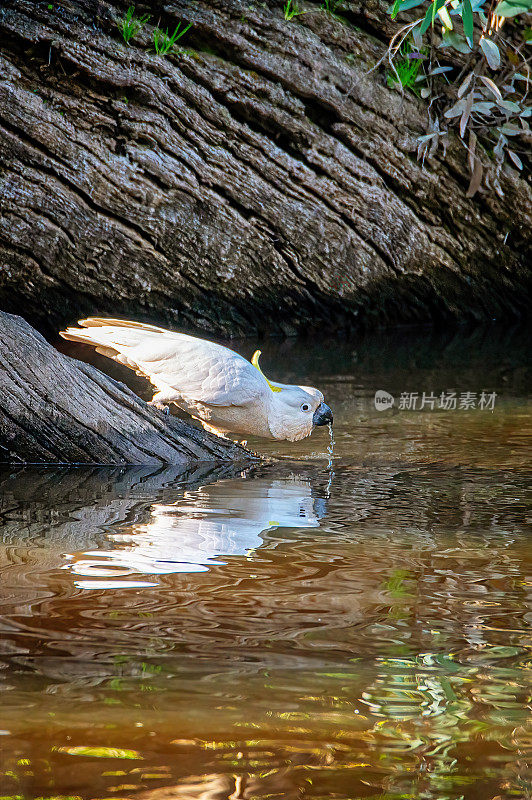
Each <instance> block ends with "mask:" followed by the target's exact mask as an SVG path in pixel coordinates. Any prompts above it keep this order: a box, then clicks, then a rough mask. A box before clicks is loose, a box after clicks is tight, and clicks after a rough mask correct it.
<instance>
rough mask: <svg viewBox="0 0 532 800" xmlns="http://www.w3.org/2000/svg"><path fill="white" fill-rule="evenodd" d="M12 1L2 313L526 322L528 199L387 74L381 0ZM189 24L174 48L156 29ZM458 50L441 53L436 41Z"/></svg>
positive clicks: (1, 165)
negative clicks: (478, 180)
mask: <svg viewBox="0 0 532 800" xmlns="http://www.w3.org/2000/svg"><path fill="white" fill-rule="evenodd" d="M128 5H131V4H130V2H129V0H100V2H94V0H68V2H61V3H59V4H57V3H52V4H49V3H45V2H42V3H35V2H31V0H3V2H1V3H0V39H1V45H0V198H1V199H0V308H2V309H3V310H5V311H11V312H13V313H18V312H19V310H20V309H21V308H24V309H25V313H28V314H29V313H31V319H32V320H33V321H34V322H35V325H36V326H37V327H39V328H40V329H41V330H43V331H46V332H50V333H52V331H53V332H55V331H57V330H58V329H59V328H60V327H64V326H65V325H67V324H71V323H72V322H73V321H74V320H76V319H79V318H80V317H82V316H94V315H101V316H119V317H125V318H128V317H129V318H133V319H137V320H141V321H145V322H151V323H156V324H160V325H163V326H171V327H178V328H184V329H188V330H190V329H191V328H192V327H194V328H195V329H197V330H203V331H207V332H208V335H210V336H213V335H215V336H221V337H224V338H225V337H227V336H233V335H238V336H242V335H244V336H249V335H254V334H260V335H262V334H271V333H272V332H274V333H279V332H284V333H285V334H291V333H294V332H297V331H304V332H308V331H309V329H314V330H316V331H319V332H320V333H321V334H322V333H323V331H324V330H325V329H327V330H331V329H333V330H341V329H346V328H347V329H350V328H352V327H353V326H356V325H358V324H360V323H362V324H364V325H365V326H366V327H368V328H370V329H373V328H374V327H375V325H376V324H379V325H384V324H393V323H396V322H403V323H404V322H416V321H417V322H419V321H421V322H430V321H435V320H439V321H440V322H441V321H448V320H453V319H455V320H456V319H458V320H462V321H463V320H468V319H469V320H471V319H475V320H478V319H489V320H490V319H492V318H493V317H497V318H500V317H505V318H507V319H508V318H515V317H520V316H526V314H527V313H528V310H529V308H530V298H531V280H530V270H529V269H528V264H529V263H530V253H529V236H528V232H529V230H530V208H531V201H530V196H531V195H530V186H529V184H528V183H527V181H526V180H525V179H523V178H522V177H519V175H518V174H517V172H518V171H517V170H513V171H512V170H510V171H509V173H508V174H506V172H505V173H504V174H503V175H501V181H502V188H503V190H504V197H502V198H501V197H499V196H498V195H497V193H496V192H494V191H485V192H478V193H477V194H476V195H475V197H473V198H468V197H467V196H466V190H467V187H468V184H469V175H468V170H467V165H466V162H467V149H466V147H465V146H464V143H463V142H462V141H461V140H460V139H459V137H456V136H450V137H449V145H448V147H447V150H446V151H444V150H443V148H439V150H438V151H437V152H436V153H435V154H434V155H433V156H430V157H427V161H426V163H424V162H421V161H417V160H416V152H417V148H418V146H419V141H418V137H419V136H420V135H422V134H426V133H427V130H426V126H427V114H428V109H427V103H426V102H425V101H423V100H422V99H420V98H417V97H416V96H415V95H413V94H412V93H409V92H405V93H404V94H403V95H402V94H401V93H400V92H398V91H396V90H394V89H390V88H389V87H388V86H387V82H386V75H385V74H384V70H379V69H373V68H374V67H375V65H376V64H377V62H378V61H379V59H380V58H381V57H382V56H383V54H384V53H385V50H386V46H387V44H388V42H389V38H390V35H391V34H392V32H394V31H395V30H396V29H397V26H396V25H395V23H392V22H391V20H390V17H389V15H388V14H387V13H386V8H387V6H388V5H389V3H385V2H383V0H365V2H346V3H343V4H342V12H341V17H342V19H339V18H338V17H336V16H334V15H331V14H327V13H325V12H324V11H323V9H322V3H321V2H320V1H319V0H317V1H316V2H313V3H311V2H306V3H305V4H304V5H305V10H306V12H307V13H305V14H303V15H300V16H298V17H296V18H294V20H293V21H292V22H287V21H286V20H285V18H284V14H283V13H282V5H283V3H282V2H280V0H268V2H260V3H251V2H245V3H244V2H241V0H197V1H195V2H193V3H192V2H190V0H172V2H169V1H168V2H151V3H142V2H140V0H139V2H137V3H135V4H134V5H135V9H136V12H135V13H136V14H138V15H142V14H144V13H149V14H151V20H150V23H149V24H146V25H145V26H144V28H142V30H140V31H139V33H138V35H137V36H135V37H134V39H132V40H131V41H130V42H129V44H128V45H126V44H125V42H124V40H123V38H122V36H121V34H120V30H119V28H118V26H117V21H120V20H121V19H123V17H124V14H125V12H126V9H127V7H128ZM179 23H183V24H185V25H188V24H192V27H191V28H190V30H189V31H188V32H187V34H186V37H184V39H183V40H182V41H181V40H180V43H181V44H183V47H182V48H181V49H180V50H178V51H175V52H172V53H169V54H168V55H167V56H166V57H162V56H157V55H156V54H154V52H153V36H154V26H155V25H160V26H161V27H162V28H163V29H166V28H168V30H170V31H172V30H174V28H175V27H176V25H177V24H179ZM446 52H448V51H446Z"/></svg>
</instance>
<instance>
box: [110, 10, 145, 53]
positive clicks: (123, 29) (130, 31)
mask: <svg viewBox="0 0 532 800" xmlns="http://www.w3.org/2000/svg"><path fill="white" fill-rule="evenodd" d="M149 18H150V15H149V14H144V16H143V17H136V16H135V6H129V8H128V10H127V12H126V16H125V17H124V18H123V19H119V20H117V21H116V24H117V25H118V30H119V31H120V33H121V34H122V38H123V40H124V42H125V43H126V44H127V45H128V44H129V40H130V39H132V38H133V37H134V36H136V35H137V33H138V32H139V31H140V30H141V29H142V28H143V27H144V25H145V24H146V23H147V22H148V20H149Z"/></svg>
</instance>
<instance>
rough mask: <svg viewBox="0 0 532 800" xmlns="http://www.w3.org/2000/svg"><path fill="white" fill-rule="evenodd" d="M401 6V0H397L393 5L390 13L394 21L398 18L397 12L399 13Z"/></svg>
mask: <svg viewBox="0 0 532 800" xmlns="http://www.w3.org/2000/svg"><path fill="white" fill-rule="evenodd" d="M400 5H401V0H395V3H394V4H393V6H392V10H391V12H390V15H391V17H392V19H395V18H396V16H397V12H398V11H399V6H400Z"/></svg>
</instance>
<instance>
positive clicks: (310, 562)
mask: <svg viewBox="0 0 532 800" xmlns="http://www.w3.org/2000/svg"><path fill="white" fill-rule="evenodd" d="M253 344H254V343H251V344H248V343H242V344H241V345H239V348H240V349H241V351H242V352H243V353H245V354H247V355H250V354H251V352H252V351H253V349H254V347H253ZM262 349H263V363H264V369H265V371H266V374H270V373H271V374H272V375H273V374H274V373H277V372H278V371H277V370H274V368H273V366H272V365H273V364H275V363H282V364H283V365H284V368H283V374H282V375H280V374H275V377H278V378H283V379H285V380H289V381H291V380H300V381H303V382H305V383H313V384H315V385H318V386H319V387H320V388H321V389H322V390H323V391H324V393H325V397H326V400H327V402H328V403H329V404H330V405H331V406H332V408H333V410H334V414H335V427H334V438H335V444H334V450H333V451H331V444H330V442H329V434H328V431H327V429H319V430H317V431H316V432H315V433H314V435H313V437H312V438H311V439H309V440H306V441H303V442H298V443H296V444H290V443H268V442H260V441H258V440H256V441H253V442H250V445H251V446H253V447H254V448H255V449H257V450H260V451H261V452H263V453H266V454H267V455H268V456H269V457H271V461H270V462H268V463H265V464H262V465H257V466H253V467H251V468H250V469H248V470H246V471H244V472H241V471H238V472H236V471H235V470H234V469H233V468H232V467H231V466H225V467H218V468H216V467H213V466H209V465H200V466H198V467H197V468H195V469H191V470H189V471H188V473H186V474H179V473H177V472H176V470H174V469H172V468H167V469H159V470H155V469H153V468H136V469H129V470H125V469H107V470H97V469H90V468H89V469H70V470H67V469H55V470H54V469H26V470H19V469H11V470H9V469H4V470H3V471H2V472H0V526H1V530H2V541H3V546H2V550H1V553H2V564H3V569H2V572H3V580H2V584H1V587H0V604H1V615H2V618H1V627H2V653H3V656H2V666H3V669H1V670H0V678H1V680H0V687H1V688H2V689H3V696H2V706H1V707H2V720H1V722H0V727H1V728H2V733H3V736H2V739H1V740H0V741H1V744H2V751H1V752H2V778H1V791H0V794H1V795H2V796H4V797H20V798H37V797H39V798H52V797H53V798H66V797H68V798H75V797H79V798H87V800H90V799H91V798H93V799H96V798H111V797H112V798H142V799H143V800H144V799H146V800H163V798H164V799H166V798H175V799H176V800H178V799H181V800H185V799H186V800H189V799H192V798H198V800H199V798H203V799H204V800H206V798H210V799H213V800H214V799H215V798H232V799H233V800H236V799H237V798H248V799H249V800H251V799H252V798H313V799H314V798H315V799H316V800H317V798H338V799H339V800H354V798H366V797H367V798H379V800H385V799H386V800H392V798H394V799H395V798H418V797H419V798H427V800H458V798H464V799H466V798H467V799H468V800H469V798H478V800H481V799H482V800H484V799H485V798H526V797H529V796H530V785H531V783H530V781H531V774H530V761H529V760H527V759H530V753H531V750H530V745H531V743H532V742H531V728H530V721H531V715H530V709H529V703H530V686H531V685H532V681H531V658H530V645H531V641H530V621H531V619H532V610H531V607H530V599H531V577H530V576H531V574H532V572H531V566H530V553H531V548H530V539H529V528H527V523H528V524H529V523H530V505H529V502H530V484H531V480H530V479H531V471H530V455H531V447H530V442H531V439H530V421H531V418H532V414H531V407H530V402H529V392H530V369H529V352H530V350H529V342H528V341H527V340H526V338H525V336H524V334H523V332H522V331H519V332H516V333H513V334H512V333H511V332H510V333H501V331H500V330H498V329H493V330H492V331H491V332H490V331H487V332H486V331H477V332H476V333H474V334H470V335H468V334H467V333H461V334H456V335H452V334H449V335H447V336H436V335H435V334H430V333H427V332H421V333H412V334H409V335H408V336H407V335H406V334H402V335H398V334H395V333H394V334H390V335H384V334H383V335H382V336H380V337H366V339H364V340H363V341H360V342H357V343H343V344H342V343H338V342H328V341H327V340H325V341H323V342H313V343H311V344H309V343H308V342H306V343H303V344H302V343H297V342H285V343H282V344H279V343H270V344H269V345H267V346H264V344H262ZM98 363H99V364H100V365H103V364H105V363H106V362H105V361H104V360H103V359H102V360H101V361H99V362H98ZM268 365H269V368H267V366H268ZM120 374H121V376H123V375H124V374H125V373H120ZM133 377H134V376H133ZM134 385H135V386H138V387H140V384H134ZM378 389H380V390H385V391H388V392H390V393H391V394H392V395H394V397H395V398H396V401H395V407H394V409H392V410H387V411H382V412H379V411H376V410H375V405H374V400H373V398H374V394H375V391H376V390H378ZM452 389H455V390H457V391H458V392H459V393H460V392H466V391H470V392H473V393H476V394H477V400H478V398H479V397H480V393H481V392H482V391H484V392H485V393H492V392H496V395H497V396H496V399H495V407H494V411H493V413H492V412H491V411H489V410H480V409H478V408H476V409H469V410H465V409H464V410H459V409H457V410H447V411H444V410H438V409H437V408H435V409H434V410H432V411H430V410H424V411H418V410H411V411H407V410H398V408H397V406H398V403H399V397H400V395H401V392H419V393H422V392H423V391H425V392H426V393H427V394H428V393H429V392H434V394H435V395H439V394H440V393H441V392H442V391H444V392H448V391H450V390H452ZM527 515H528V516H527Z"/></svg>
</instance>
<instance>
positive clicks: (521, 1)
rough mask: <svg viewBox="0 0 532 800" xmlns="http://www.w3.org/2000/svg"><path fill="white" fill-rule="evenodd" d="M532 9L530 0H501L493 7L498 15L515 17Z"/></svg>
mask: <svg viewBox="0 0 532 800" xmlns="http://www.w3.org/2000/svg"><path fill="white" fill-rule="evenodd" d="M528 11H532V0H501V2H500V3H499V4H498V6H497V7H496V9H495V13H496V14H497V16H498V17H515V16H516V14H526V13H527V12H528Z"/></svg>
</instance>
